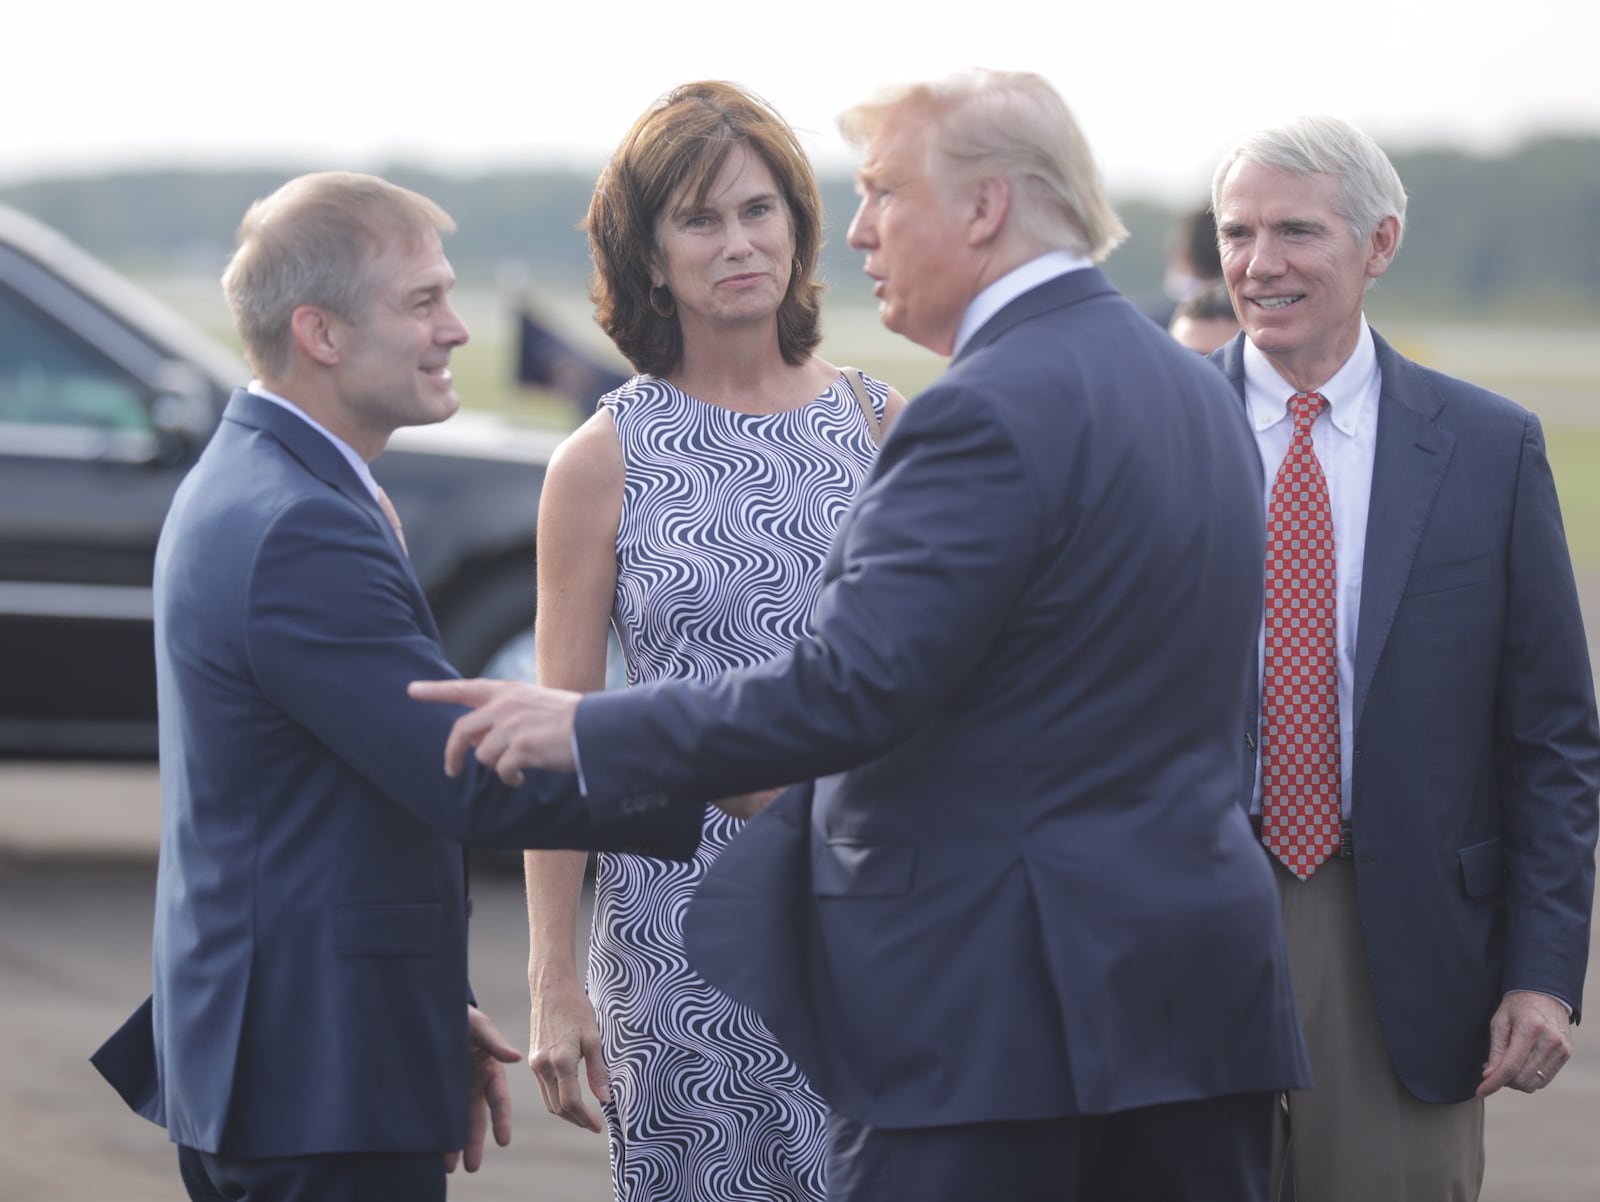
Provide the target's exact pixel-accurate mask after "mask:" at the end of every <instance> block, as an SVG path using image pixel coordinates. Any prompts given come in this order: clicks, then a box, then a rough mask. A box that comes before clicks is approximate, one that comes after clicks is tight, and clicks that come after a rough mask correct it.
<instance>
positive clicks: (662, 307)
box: [650, 284, 678, 317]
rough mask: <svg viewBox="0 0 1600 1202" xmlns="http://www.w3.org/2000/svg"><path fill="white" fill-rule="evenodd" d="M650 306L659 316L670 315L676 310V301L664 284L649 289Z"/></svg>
mask: <svg viewBox="0 0 1600 1202" xmlns="http://www.w3.org/2000/svg"><path fill="white" fill-rule="evenodd" d="M650 307H651V308H652V309H654V310H655V311H656V314H657V316H659V317H671V316H672V315H673V314H674V313H676V312H677V311H678V306H677V303H676V302H675V301H674V300H673V299H672V293H671V292H670V291H669V290H668V289H667V286H666V285H665V284H660V285H657V286H656V287H654V288H652V289H650Z"/></svg>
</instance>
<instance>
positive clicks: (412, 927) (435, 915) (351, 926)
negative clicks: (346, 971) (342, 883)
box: [333, 902, 444, 956]
mask: <svg viewBox="0 0 1600 1202" xmlns="http://www.w3.org/2000/svg"><path fill="white" fill-rule="evenodd" d="M443 928H444V907H443V906H441V905H440V904H439V903H438V902H414V903H401V902H396V903H384V904H380V905H366V906H340V907H338V908H337V909H336V910H334V912H333V931H334V940H335V942H336V945H337V947H338V949H339V954H340V955H341V956H436V955H438V954H439V949H440V945H441V943H442V939H441V933H442V931H443Z"/></svg>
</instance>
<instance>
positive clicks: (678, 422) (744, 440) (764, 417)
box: [589, 375, 888, 1202]
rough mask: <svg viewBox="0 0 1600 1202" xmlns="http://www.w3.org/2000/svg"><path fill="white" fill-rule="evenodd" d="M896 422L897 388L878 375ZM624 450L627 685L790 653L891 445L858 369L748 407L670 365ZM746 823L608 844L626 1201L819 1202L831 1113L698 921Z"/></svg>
mask: <svg viewBox="0 0 1600 1202" xmlns="http://www.w3.org/2000/svg"><path fill="white" fill-rule="evenodd" d="M863 378H865V379H866V381H867V391H868V394H869V396H870V398H871V400H872V403H873V406H874V408H875V409H876V411H877V413H878V415H879V419H880V421H881V419H882V414H883V406H884V398H885V396H886V395H887V391H888V390H887V387H886V386H885V385H883V384H882V383H879V382H878V381H875V380H872V379H870V378H868V377H863ZM600 403H601V404H603V405H604V406H605V407H606V408H607V409H609V410H610V412H611V416H612V418H613V420H614V421H615V422H616V427H617V435H618V438H619V439H620V440H621V444H622V457H623V464H624V473H625V476H624V481H625V482H624V485H623V495H622V516H621V523H620V526H619V528H618V532H617V592H616V599H615V604H614V607H613V610H612V619H613V621H614V623H615V625H616V628H617V633H618V636H619V638H620V640H621V643H622V648H623V651H624V653H625V655H626V659H627V663H628V683H629V684H630V685H636V684H641V683H646V682H649V681H655V680H665V679H682V678H687V679H693V680H706V679H708V678H711V677H714V676H716V675H718V674H720V673H721V672H723V671H725V670H726V669H728V668H736V667H743V666H747V665H751V664H758V663H761V662H763V661H764V660H767V659H770V658H772V657H773V656H774V655H777V654H778V653H780V652H783V651H786V650H787V649H788V648H789V647H790V646H791V645H792V644H793V643H794V641H795V639H796V638H797V637H799V636H800V635H802V634H803V633H804V632H805V631H806V629H807V626H808V623H809V621H810V615H811V609H812V605H813V603H814V602H815V600H816V597H817V594H818V592H819V591H820V588H821V578H822V561H823V557H824V555H825V554H826V551H827V548H828V545H829V543H830V541H831V539H832V537H833V532H834V530H835V528H836V527H837V526H838V524H839V522H840V520H841V519H842V518H843V516H844V513H845V511H846V509H848V508H849V505H850V503H851V501H852V499H853V498H854V496H855V494H856V492H857V490H858V489H859V488H860V486H861V483H862V481H863V480H864V479H865V478H866V474H867V469H868V467H869V466H870V464H871V462H872V460H873V458H874V456H875V455H876V453H877V448H876V446H875V445H874V444H873V441H872V436H871V433H870V432H869V430H868V428H867V423H866V417H865V415H864V414H863V413H862V411H861V406H860V403H859V402H858V401H857V400H856V399H855V394H854V393H852V392H851V390H850V385H849V384H848V383H846V382H845V380H843V379H842V378H841V379H838V380H836V381H835V382H834V383H833V385H832V386H831V387H830V388H829V389H828V390H827V391H826V392H824V393H823V394H822V395H821V396H820V397H817V398H816V399H815V400H813V401H812V402H810V403H809V404H807V405H804V406H802V407H800V408H798V409H791V410H788V411H786V412H783V413H771V414H747V413H735V412H733V411H731V410H728V409H723V408H720V407H718V406H715V405H711V404H708V403H706V402H704V401H701V400H698V399H696V398H694V397H692V396H689V395H688V394H687V393H684V392H681V391H680V390H678V389H677V388H674V387H673V386H672V385H671V384H669V383H667V382H666V381H665V380H661V379H658V378H656V377H654V376H648V375H641V376H635V377H634V378H633V379H632V380H630V381H629V382H628V383H627V384H625V385H623V386H622V387H621V388H619V389H618V390H616V391H615V392H612V393H609V394H607V395H606V396H605V397H603V398H601V402H600ZM741 825H742V824H741V823H740V822H738V821H737V820H735V819H732V818H729V817H727V816H726V815H724V814H723V813H722V812H721V811H720V810H717V809H715V808H713V807H709V806H708V807H707V809H706V818H705V829H704V838H703V841H702V842H701V844H700V849H699V851H697V852H696V853H695V858H694V860H693V861H692V862H690V863H687V864H683V863H675V862H668V861H662V860H653V859H649V858H646V857H641V856H632V855H624V854H618V853H602V854H601V855H600V856H599V858H598V862H597V867H596V871H595V908H594V928H593V931H592V933H591V935H590V941H589V995H590V997H591V999H592V1000H593V1002H594V1005H595V1010H596V1012H597V1014H598V1016H599V1022H600V1032H601V1041H602V1045H603V1047H604V1050H605V1057H606V1062H607V1064H608V1065H609V1066H610V1069H611V1093H612V1102H611V1103H610V1104H609V1105H607V1106H606V1107H605V1108H604V1109H605V1113H606V1122H607V1126H608V1129H609V1134H610V1152H611V1172H612V1183H613V1187H614V1189H615V1191H616V1196H617V1198H618V1200H619V1202H735V1200H737V1202H750V1200H753V1199H760V1200H763V1202H767V1200H773V1202H791V1200H792V1202H821V1199H822V1198H823V1197H824V1194H825V1190H824V1186H823V1159H824V1152H825V1135H826V1110H825V1107H824V1106H823V1104H822V1102H821V1101H820V1100H819V1099H818V1098H817V1096H816V1095H815V1094H814V1093H812V1092H811V1089H810V1086H809V1085H808V1084H807V1083H806V1080H805V1078H804V1077H803V1076H802V1075H801V1073H800V1072H799V1070H798V1069H796V1068H795V1066H794V1064H793V1063H792V1062H791V1061H790V1060H789V1058H788V1056H786V1055H785V1054H784V1053H783V1052H782V1051H781V1050H780V1049H779V1047H778V1045H777V1044H776V1043H775V1042H774V1040H773V1038H772V1036H771V1034H769V1033H768V1031H767V1029H766V1027H765V1026H764V1025H763V1024H762V1022H761V1020H760V1019H759V1018H757V1017H756V1016H755V1014H754V1013H753V1012H751V1011H750V1010H748V1009H746V1008H745V1007H744V1006H741V1005H738V1004H737V1003H735V1002H733V1001H731V1000H730V999H728V998H727V997H725V996H723V995H722V994H721V993H720V992H718V991H717V990H714V989H712V988H711V987H710V986H709V985H707V984H705V983H704V982H703V981H701V980H700V978H699V977H698V976H697V975H696V974H695V973H694V972H693V970H692V969H690V967H689V965H688V962H687V961H686V960H685V958H684V951H683V915H684V911H685V909H686V908H687V906H688V903H689V899H690V897H691V896H692V894H693V893H694V890H695V887H696V886H697V885H698V883H699V881H700V879H701V877H703V876H704V875H705V871H706V868H707V866H708V865H709V864H710V863H711V862H712V860H713V859H715V857H716V855H717V853H718V852H719V851H720V850H721V849H722V848H723V847H724V846H726V845H727V843H728V841H729V840H730V839H731V838H732V837H733V836H734V834H735V833H736V832H737V831H738V830H739V828H740V826H741Z"/></svg>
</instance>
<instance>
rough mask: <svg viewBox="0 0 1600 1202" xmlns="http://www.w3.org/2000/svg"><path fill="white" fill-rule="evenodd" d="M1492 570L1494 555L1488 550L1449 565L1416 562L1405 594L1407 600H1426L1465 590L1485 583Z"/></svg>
mask: <svg viewBox="0 0 1600 1202" xmlns="http://www.w3.org/2000/svg"><path fill="white" fill-rule="evenodd" d="M1494 567H1495V559H1494V556H1493V555H1492V554H1491V553H1490V552H1488V551H1485V552H1483V553H1482V554H1480V555H1472V556H1468V557H1467V558H1466V559H1457V560H1452V561H1451V562H1448V563H1428V564H1422V563H1419V564H1417V565H1416V566H1414V567H1413V568H1412V569H1411V576H1410V579H1408V580H1407V581H1406V591H1405V594H1404V595H1405V596H1406V597H1407V598H1411V597H1426V596H1429V595H1430V594H1433V593H1448V592H1451V591H1452V590H1454V589H1458V588H1466V587H1467V586H1468V585H1471V584H1477V583H1479V582H1480V581H1483V580H1487V579H1488V578H1489V577H1490V576H1491V575H1492V574H1493V572H1494Z"/></svg>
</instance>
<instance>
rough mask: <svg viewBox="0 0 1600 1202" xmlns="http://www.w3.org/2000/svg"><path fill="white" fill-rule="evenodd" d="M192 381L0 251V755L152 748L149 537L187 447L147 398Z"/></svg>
mask: <svg viewBox="0 0 1600 1202" xmlns="http://www.w3.org/2000/svg"><path fill="white" fill-rule="evenodd" d="M185 376H187V377H188V378H186V379H183V380H179V377H185ZM193 376H194V369H193V368H192V367H189V366H186V365H185V364H183V363H181V362H180V361H177V360H175V359H173V358H172V357H171V355H170V354H169V353H168V352H165V351H164V350H163V348H161V347H158V346H156V345H154V344H152V343H151V342H150V341H149V340H148V339H146V338H144V337H143V336H141V335H140V334H139V333H137V332H136V331H135V330H133V329H132V328H131V327H129V326H128V325H127V324H125V323H123V322H121V321H120V320H119V319H118V318H117V317H115V316H114V315H112V314H111V313H109V312H108V311H106V310H104V309H103V308H100V307H98V306H97V305H95V304H94V302H93V301H91V300H89V299H88V298H87V297H85V296H84V295H82V294H81V293H78V292H76V291H75V290H74V289H72V288H70V287H68V286H67V285H65V284H64V283H63V282H62V281H61V280H60V279H58V278H57V277H55V276H54V275H52V274H51V273H50V272H49V271H48V270H47V269H45V268H43V267H41V266H40V265H39V264H38V263H36V262H34V261H32V260H30V259H29V258H28V257H27V256H25V255H23V254H21V253H20V252H18V251H16V250H15V249H14V248H12V247H8V246H4V245H0V665H4V667H3V669H0V681H3V684H0V754H9V755H49V754H100V755H137V756H144V755H151V754H153V753H154V750H155V711H154V701H155V678H154V662H153V648H152V642H151V595H150V582H151V573H152V567H153V563H154V556H155V545H156V539H157V536H158V534H159V532H160V528H161V522H162V519H163V517H164V516H165V514H166V511H167V507H168V505H169V503H170V502H171V499H172V494H173V492H174V490H175V489H176V488H177V486H178V482H179V481H180V480H181V479H182V477H183V474H184V473H185V472H186V471H187V470H188V468H189V466H190V465H191V464H192V463H193V460H194V456H195V454H196V453H197V452H198V448H199V443H200V442H201V441H202V440H200V439H196V438H192V437H190V438H185V437H180V436H176V435H174V434H173V433H172V432H171V431H172V430H173V428H174V423H173V422H172V421H170V420H163V418H164V415H163V414H162V410H161V406H163V405H173V404H178V403H184V404H191V405H192V404H193V403H194V402H195V400H196V398H197V397H199V396H202V395H204V394H205V393H206V388H205V386H204V385H200V384H197V382H196V380H195V379H194V378H193ZM178 398H183V399H182V400H181V401H180V400H179V399H178ZM205 403H206V404H207V405H208V407H209V406H210V405H211V402H210V400H209V399H207V400H206V402H205ZM192 418H193V415H192V414H191V415H190V425H191V427H192V426H193V424H194V423H193V420H192ZM212 420H214V413H213V416H212Z"/></svg>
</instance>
